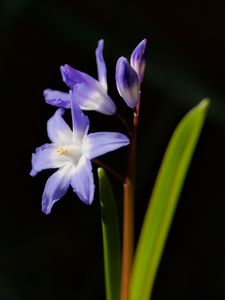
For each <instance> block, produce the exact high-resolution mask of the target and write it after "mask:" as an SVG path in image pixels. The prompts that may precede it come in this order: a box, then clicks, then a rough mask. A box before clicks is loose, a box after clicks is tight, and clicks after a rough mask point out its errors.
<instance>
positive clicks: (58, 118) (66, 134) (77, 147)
mask: <svg viewBox="0 0 225 300" xmlns="http://www.w3.org/2000/svg"><path fill="white" fill-rule="evenodd" d="M71 103H72V104H71V114H72V127H73V130H71V129H70V127H69V126H68V124H67V123H66V122H65V121H64V119H63V118H62V115H63V114H64V109H62V108H59V109H58V110H57V111H56V112H55V114H54V115H53V117H51V118H50V119H49V121H48V123H47V132H48V136H49V139H50V140H51V142H52V143H50V144H45V145H43V146H41V147H39V148H37V149H36V152H35V153H33V154H32V170H31V173H30V175H31V176H35V175H36V174H37V173H38V172H40V171H42V170H44V169H49V168H58V170H57V171H56V172H55V173H54V174H53V175H51V176H50V177H49V179H48V180H47V182H46V185H45V189H44V192H43V196H42V211H43V212H44V213H46V214H49V213H50V212H51V208H52V206H53V204H54V203H55V202H56V201H58V200H59V199H60V198H62V197H63V196H64V195H65V193H66V192H67V190H68V188H69V186H70V185H71V186H72V188H73V191H74V192H75V193H76V194H77V195H78V197H79V198H80V200H81V201H83V202H84V203H86V204H91V203H92V201H93V197H94V190H95V185H94V180H93V173H92V165H91V159H93V158H95V157H97V156H100V155H103V154H105V153H107V152H110V151H113V150H116V149H118V148H120V147H123V146H126V145H128V144H129V139H128V138H127V137H126V136H125V135H123V134H121V133H117V132H97V133H90V134H88V129H89V119H88V117H87V116H85V115H84V114H83V113H82V111H81V110H80V108H79V107H78V106H77V105H76V103H75V102H74V101H72V102H71Z"/></svg>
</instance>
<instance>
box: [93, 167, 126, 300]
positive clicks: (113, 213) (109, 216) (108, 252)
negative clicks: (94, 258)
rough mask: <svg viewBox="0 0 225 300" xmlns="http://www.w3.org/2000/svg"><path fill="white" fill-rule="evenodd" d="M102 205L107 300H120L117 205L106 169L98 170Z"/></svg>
mask: <svg viewBox="0 0 225 300" xmlns="http://www.w3.org/2000/svg"><path fill="white" fill-rule="evenodd" d="M98 177H99V197H100V204H101V219H102V235H103V251H104V267H105V285H106V299H107V300H119V295H120V273H121V248H120V232H119V222H118V215H117V210H116V204H115V199H114V195H113V192H112V188H111V185H110V182H109V180H108V178H107V175H106V173H105V171H104V169H102V168H99V169H98Z"/></svg>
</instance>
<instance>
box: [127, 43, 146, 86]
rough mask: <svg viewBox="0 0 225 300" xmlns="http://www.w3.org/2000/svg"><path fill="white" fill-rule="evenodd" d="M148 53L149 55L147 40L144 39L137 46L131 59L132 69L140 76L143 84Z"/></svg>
mask: <svg viewBox="0 0 225 300" xmlns="http://www.w3.org/2000/svg"><path fill="white" fill-rule="evenodd" d="M146 53H147V40H146V39H144V40H142V41H141V42H140V43H139V44H138V45H137V47H136V48H135V49H134V51H133V52H132V54H131V57H130V64H131V67H132V68H133V69H134V70H135V71H136V73H137V74H138V77H139V80H140V82H142V79H143V76H144V71H145V65H146Z"/></svg>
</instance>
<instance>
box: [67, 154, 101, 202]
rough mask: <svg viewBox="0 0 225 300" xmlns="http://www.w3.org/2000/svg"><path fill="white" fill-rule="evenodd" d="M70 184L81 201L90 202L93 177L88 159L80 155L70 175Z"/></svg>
mask: <svg viewBox="0 0 225 300" xmlns="http://www.w3.org/2000/svg"><path fill="white" fill-rule="evenodd" d="M71 186H72V188H73V190H74V192H75V193H76V194H77V195H78V197H79V198H80V200H81V201H83V202H84V203H86V204H89V205H90V204H92V202H93V199H94V191H95V185H94V179H93V173H92V166H91V162H90V160H88V159H87V158H85V157H84V156H83V157H81V159H80V160H79V162H78V164H77V166H76V168H75V171H74V173H73V176H72V180H71Z"/></svg>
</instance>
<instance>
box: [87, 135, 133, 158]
mask: <svg viewBox="0 0 225 300" xmlns="http://www.w3.org/2000/svg"><path fill="white" fill-rule="evenodd" d="M129 143H130V141H129V139H128V137H127V136H126V135H124V134H122V133H119V132H96V133H90V134H88V136H87V138H86V140H85V142H84V147H83V151H84V152H83V153H84V154H85V155H86V156H87V157H88V158H89V159H92V158H95V157H98V156H100V155H103V154H105V153H107V152H110V151H114V150H116V149H118V148H121V147H123V146H127V145H128V144H129Z"/></svg>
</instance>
